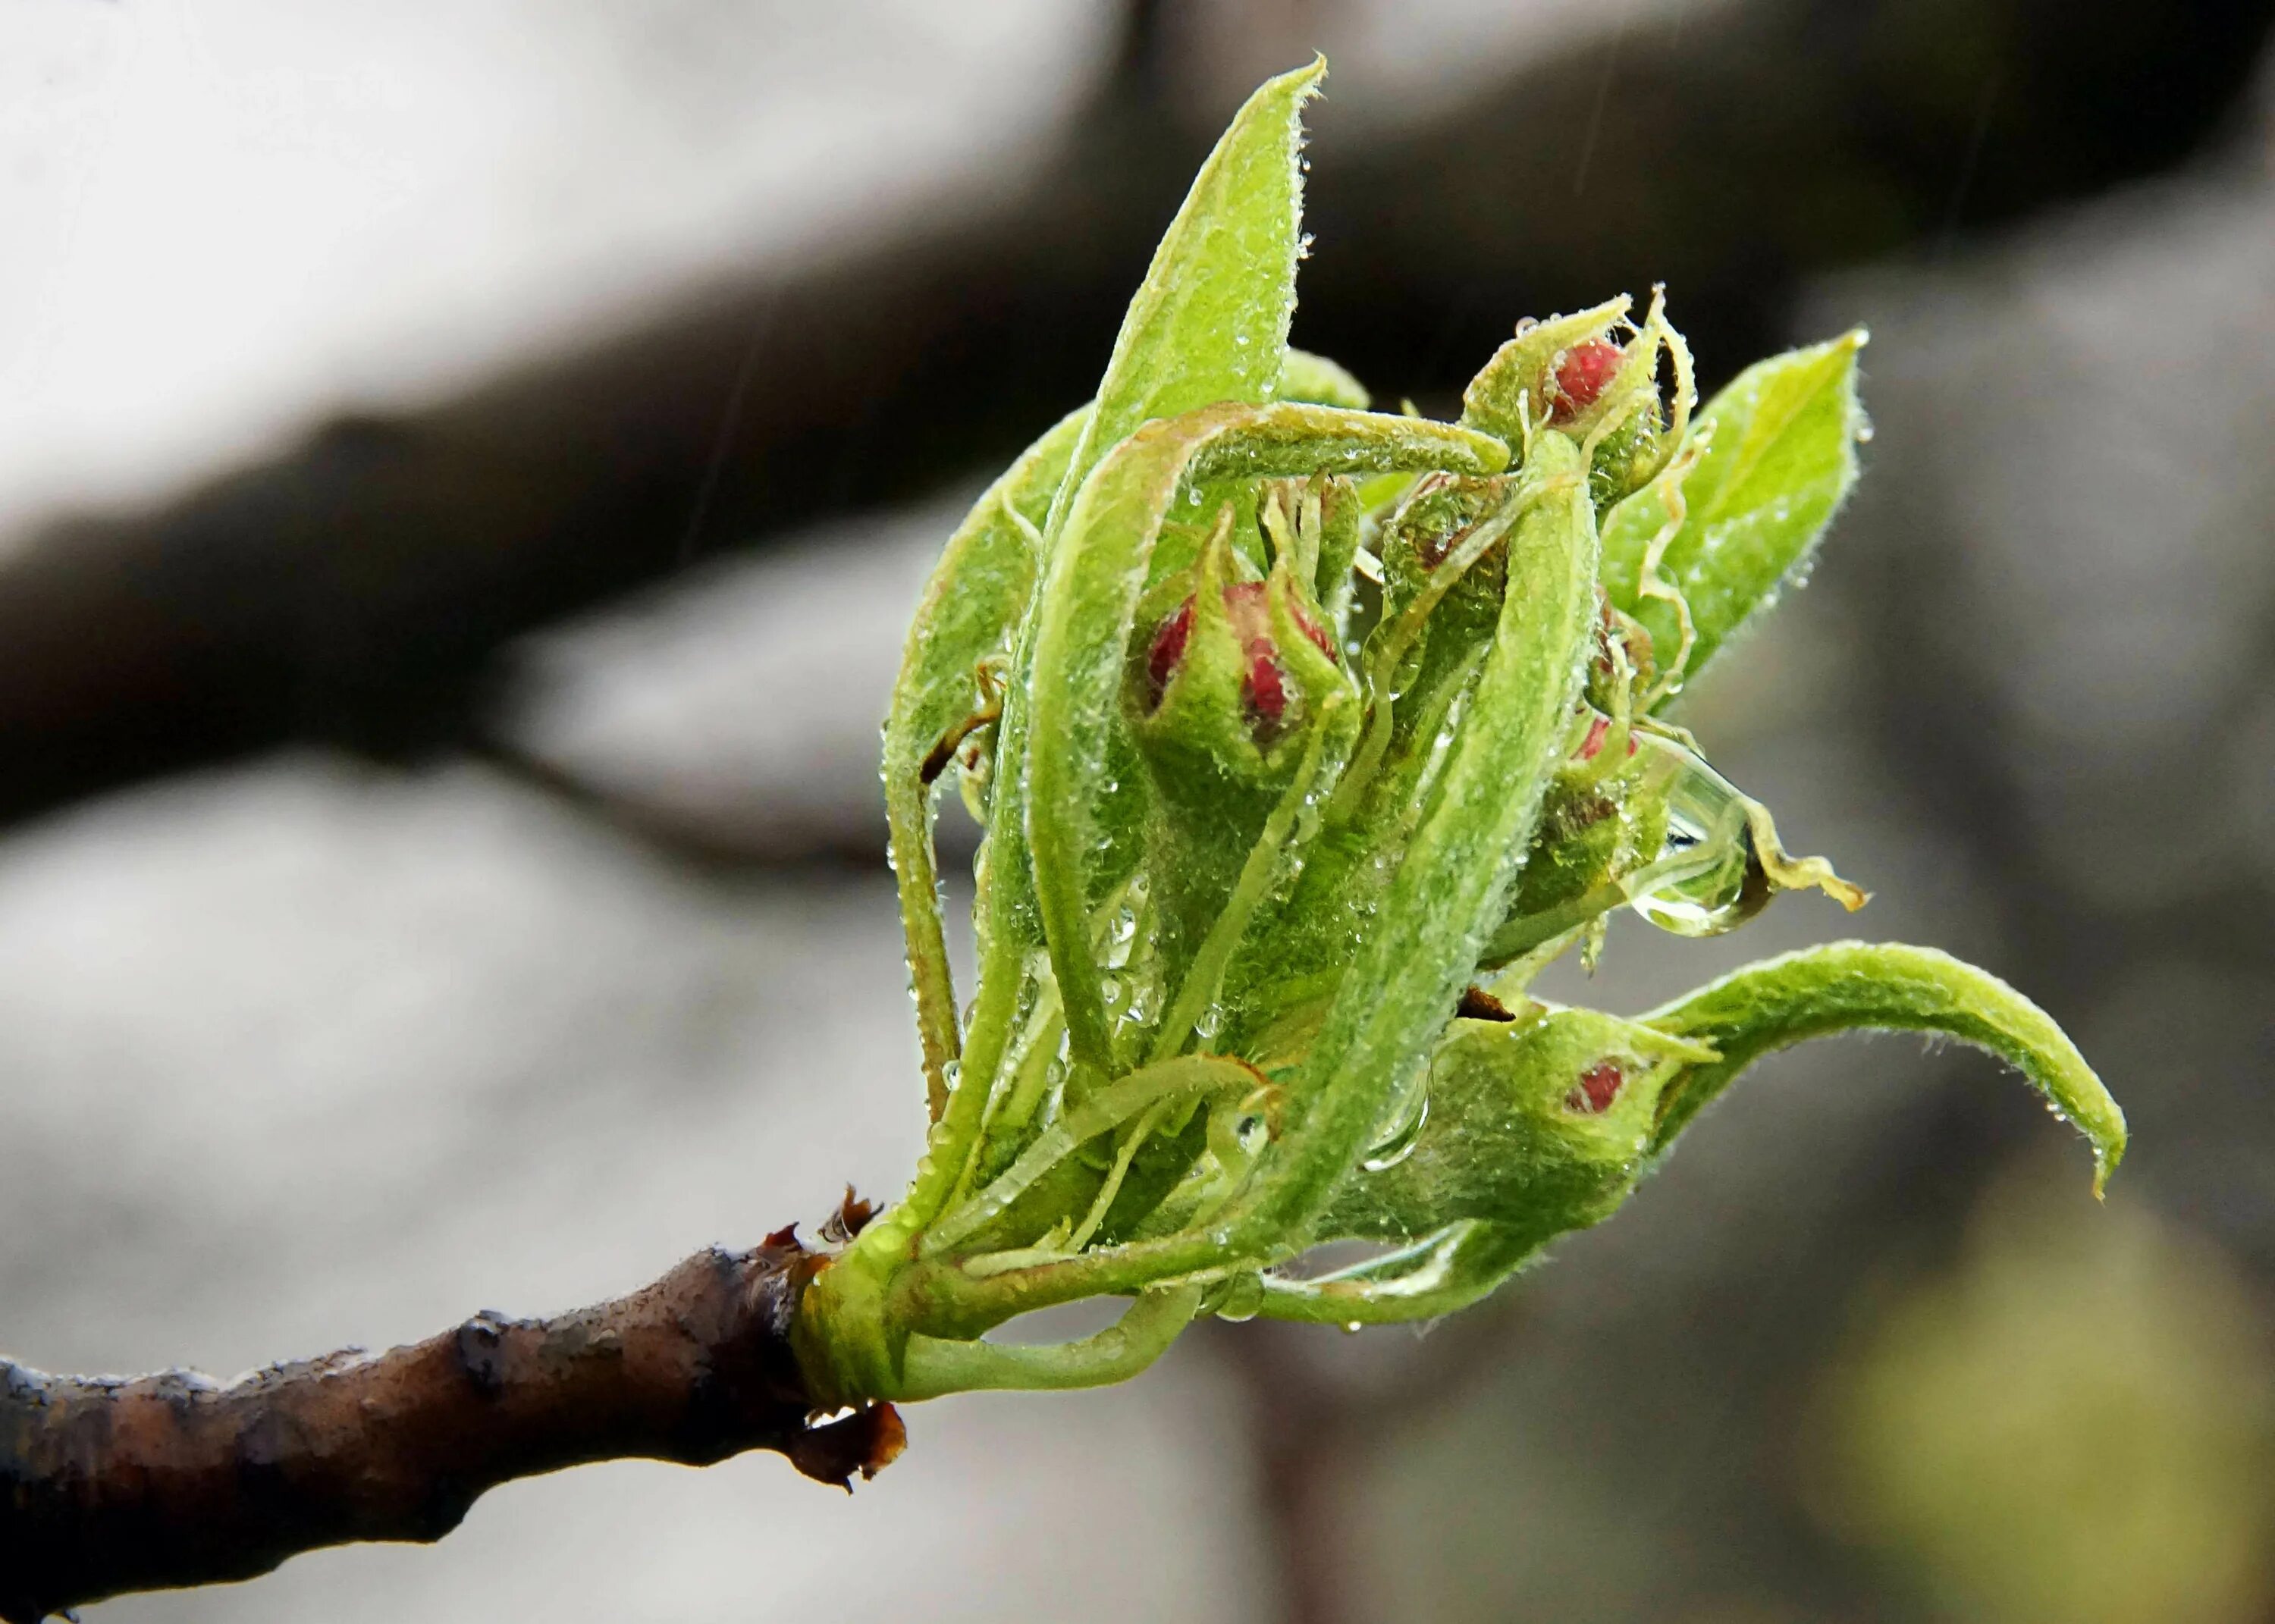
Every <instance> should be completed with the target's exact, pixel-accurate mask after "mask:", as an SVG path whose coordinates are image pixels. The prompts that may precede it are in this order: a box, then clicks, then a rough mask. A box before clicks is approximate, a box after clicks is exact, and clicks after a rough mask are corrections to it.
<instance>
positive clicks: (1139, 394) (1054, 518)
mask: <svg viewBox="0 0 2275 1624" xmlns="http://www.w3.org/2000/svg"><path fill="white" fill-rule="evenodd" d="M1326 72H1327V64H1326V60H1325V59H1324V58H1321V59H1319V60H1316V61H1314V62H1313V63H1312V64H1311V66H1309V67H1306V68H1299V69H1297V70H1296V72H1292V73H1283V74H1281V76H1280V77H1279V78H1277V79H1267V80H1266V81H1265V82H1264V84H1263V85H1262V86H1260V87H1258V89H1257V91H1256V94H1253V95H1251V96H1250V97H1249V98H1248V101H1247V103H1246V104H1245V105H1244V106H1243V107H1242V108H1241V110H1240V111H1239V112H1238V113H1237V114H1236V115H1235V116H1234V117H1233V121H1232V124H1231V126H1230V127H1229V128H1228V129H1227V130H1226V131H1225V132H1224V134H1223V135H1222V136H1221V138H1220V139H1219V140H1218V141H1217V144H1216V149H1215V150H1214V151H1213V152H1212V153H1210V154H1209V156H1208V162H1206V163H1204V164H1202V165H1201V171H1200V173H1199V174H1198V176H1196V177H1195V178H1194V179H1193V185H1192V190H1191V191H1190V192H1189V193H1186V196H1185V200H1184V204H1183V207H1182V208H1179V209H1178V210H1177V215H1176V218H1175V219H1174V220H1172V221H1171V222H1170V223H1169V229H1168V231H1167V233H1165V234H1164V235H1163V237H1162V238H1161V242H1160V246H1159V247H1157V248H1155V249H1154V250H1153V264H1152V265H1150V266H1149V267H1147V268H1146V271H1145V281H1144V282H1143V283H1141V284H1139V286H1138V294H1137V297H1136V298H1133V299H1131V300H1130V310H1129V313H1127V314H1126V315H1124V316H1123V317H1122V331H1121V333H1120V334H1119V335H1118V336H1116V337H1115V341H1114V354H1113V357H1112V359H1109V360H1108V361H1107V364H1106V376H1105V378H1104V379H1103V380H1101V381H1100V383H1099V386H1098V397H1097V404H1096V409H1095V410H1094V412H1092V416H1091V420H1090V423H1089V425H1088V427H1086V428H1085V430H1084V432H1083V435H1082V440H1081V442H1080V443H1079V444H1078V445H1077V447H1076V449H1075V453H1074V456H1073V458H1072V459H1071V462H1070V464H1069V468H1068V472H1067V478H1066V482H1065V483H1064V484H1063V485H1062V487H1060V490H1059V498H1058V501H1057V502H1055V503H1054V504H1053V506H1052V509H1051V522H1050V524H1049V525H1047V526H1046V531H1045V533H1046V534H1047V535H1048V536H1049V537H1050V538H1051V539H1052V540H1054V541H1055V540H1056V538H1057V535H1058V532H1059V527H1060V525H1062V524H1063V523H1064V521H1065V518H1066V513H1067V510H1068V508H1069V506H1070V505H1071V504H1072V502H1073V500H1074V493H1075V491H1076V490H1077V488H1078V487H1080V486H1081V484H1082V481H1083V480H1084V479H1085V477H1086V476H1087V475H1088V474H1089V472H1090V471H1091V470H1092V468H1094V467H1096V466H1097V465H1099V463H1100V461H1102V460H1103V459H1104V458H1105V457H1106V454H1107V452H1108V451H1111V450H1112V449H1114V448H1115V446H1116V445H1119V444H1120V443H1121V442H1122V441H1123V440H1124V439H1126V438H1127V437H1128V436H1129V435H1130V434H1131V433H1132V432H1133V431H1135V430H1136V428H1137V427H1138V425H1139V424H1140V423H1143V422H1145V420H1146V419H1149V418H1168V417H1175V416H1177V415H1179V414H1180V413H1183V412H1190V411H1193V410H1195V409H1196V408H1198V407H1201V406H1210V405H1214V404H1217V403H1219V402H1220V401H1243V402H1246V403H1249V404H1262V403H1264V402H1266V401H1268V400H1271V399H1273V398H1274V397H1275V396H1276V395H1277V394H1278V392H1279V390H1280V387H1281V371H1282V368H1283V367H1284V366H1285V364H1286V358H1287V351H1288V322H1289V317H1290V316H1291V315H1293V314H1294V313H1295V308H1296V260H1297V258H1298V257H1299V255H1300V253H1301V251H1302V237H1301V228H1302V219H1303V208H1304V175H1303V169H1302V162H1301V155H1302V149H1303V144H1304V130H1303V109H1304V102H1308V101H1310V100H1311V98H1312V97H1313V96H1314V95H1317V94H1319V81H1320V80H1321V79H1325V78H1326Z"/></svg>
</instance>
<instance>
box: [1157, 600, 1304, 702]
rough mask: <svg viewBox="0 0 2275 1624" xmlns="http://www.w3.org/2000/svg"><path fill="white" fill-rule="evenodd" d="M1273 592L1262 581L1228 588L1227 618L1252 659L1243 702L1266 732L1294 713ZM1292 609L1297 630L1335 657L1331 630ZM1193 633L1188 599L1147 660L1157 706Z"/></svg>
mask: <svg viewBox="0 0 2275 1624" xmlns="http://www.w3.org/2000/svg"><path fill="white" fill-rule="evenodd" d="M1268 592H1269V589H1268V587H1267V586H1266V584H1265V583H1264V582H1262V581H1235V582H1234V583H1233V584H1232V585H1229V586H1227V587H1226V588H1225V589H1224V608H1225V617H1226V618H1227V619H1228V620H1229V621H1230V622H1231V623H1232V631H1233V635H1234V636H1235V637H1236V638H1239V639H1240V645H1241V651H1242V653H1244V654H1245V655H1246V656H1247V659H1248V671H1247V674H1246V676H1243V678H1242V679H1241V685H1240V688H1241V698H1242V699H1243V701H1245V702H1246V704H1247V706H1248V709H1249V714H1250V716H1251V719H1252V720H1253V721H1255V722H1256V723H1257V724H1258V726H1259V727H1262V728H1265V729H1272V728H1276V727H1278V726H1279V724H1280V722H1281V719H1282V718H1284V717H1285V716H1286V715H1287V714H1288V676H1287V672H1286V671H1285V669H1284V668H1282V667H1281V663H1280V645H1279V643H1278V641H1277V640H1276V639H1275V638H1274V637H1273V635H1272V602H1271V599H1270V597H1269V596H1268ZM1288 609H1289V616H1291V617H1292V618H1293V619H1294V621H1295V623H1296V630H1297V631H1301V632H1302V633H1303V634H1304V636H1305V637H1306V638H1310V639H1311V642H1312V644H1313V645H1314V646H1317V647H1318V649H1319V652H1320V653H1323V654H1326V655H1327V656H1328V657H1330V658H1333V657H1334V640H1333V639H1332V638H1329V637H1328V635H1327V633H1326V628H1325V627H1323V626H1321V625H1320V624H1319V623H1318V622H1317V621H1315V620H1313V619H1312V618H1311V616H1310V615H1308V614H1306V613H1305V612H1304V607H1303V605H1301V604H1300V603H1294V602H1290V603H1289V606H1288ZM1192 634H1193V601H1192V600H1191V599H1190V598H1188V599H1186V600H1185V601H1183V603H1181V604H1179V605H1178V606H1177V612H1176V613H1175V614H1174V615H1172V616H1169V617H1168V619H1167V620H1165V621H1163V622H1162V623H1161V624H1160V628H1159V629H1158V630H1156V631H1154V633H1153V647H1152V648H1151V649H1150V650H1149V651H1148V652H1147V653H1146V656H1145V676H1146V679H1147V682H1148V683H1149V684H1150V686H1151V689H1152V697H1153V704H1154V705H1156V706H1159V705H1160V703H1161V696H1162V694H1163V692H1164V691H1167V689H1168V685H1169V679H1170V677H1172V676H1175V675H1176V670H1177V667H1178V664H1179V663H1180V662H1181V661H1183V659H1184V657H1185V646H1186V644H1187V643H1188V642H1190V640H1191V638H1192Z"/></svg>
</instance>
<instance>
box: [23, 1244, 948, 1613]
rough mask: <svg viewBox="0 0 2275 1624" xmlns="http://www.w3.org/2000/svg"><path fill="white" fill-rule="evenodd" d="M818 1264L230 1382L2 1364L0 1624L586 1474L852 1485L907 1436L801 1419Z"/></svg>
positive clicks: (736, 1262)
mask: <svg viewBox="0 0 2275 1624" xmlns="http://www.w3.org/2000/svg"><path fill="white" fill-rule="evenodd" d="M819 1261H820V1259H819V1258H818V1257H817V1255H816V1254H814V1253H812V1252H809V1251H807V1250H805V1248H804V1247H802V1246H800V1245H799V1244H798V1243H797V1239H796V1237H795V1236H794V1235H792V1234H791V1233H790V1231H789V1230H787V1229H785V1230H782V1232H780V1233H779V1234H777V1235H771V1236H769V1237H768V1238H767V1243H765V1244H764V1245H762V1246H760V1247H759V1248H757V1249H756V1250H752V1251H747V1252H742V1253H731V1252H728V1251H726V1250H722V1249H718V1248H714V1249H712V1250H709V1251H705V1252H699V1253H698V1254H696V1255H695V1256H694V1257H692V1258H688V1259H687V1260H686V1261H684V1262H683V1263H682V1264H680V1265H678V1266H677V1267H676V1268H675V1269H673V1270H672V1271H671V1272H670V1273H669V1274H666V1275H665V1276H664V1277H663V1278H662V1279H661V1280H657V1281H655V1282H654V1284H653V1285H650V1286H647V1287H645V1288H642V1289H640V1290H639V1291H636V1292H634V1293H632V1294H631V1295H630V1296H626V1297H620V1298H617V1299H616V1300H615V1301H614V1302H609V1303H600V1304H598V1305H597V1306H594V1307H592V1308H586V1309H581V1310H578V1311H576V1312H574V1313H571V1314H564V1315H562V1316H560V1317H559V1318H554V1319H542V1320H540V1319H506V1318H502V1317H500V1316H498V1315H496V1314H493V1313H487V1312H485V1313H482V1314H478V1315H476V1316H475V1317H474V1318H472V1319H469V1320H467V1321H466V1322H465V1324H464V1325H461V1326H457V1327H456V1328H455V1329H453V1330H450V1331H445V1332H443V1333H442V1334H441V1335H439V1336H435V1337H430V1338H429V1339H427V1341H423V1342H419V1343H416V1344H414V1345H412V1346H410V1347H407V1348H394V1349H392V1350H390V1351H389V1352H387V1353H384V1354H381V1355H378V1356H367V1355H365V1354H363V1353H361V1352H359V1351H355V1350H351V1351H348V1352H344V1353H340V1354H335V1355H332V1356H329V1357H327V1358H322V1359H317V1360H312V1361H309V1362H306V1363H297V1364H285V1365H276V1366H272V1367H270V1368H269V1369H268V1370H264V1371H256V1372H255V1373H253V1374H252V1375H250V1376H246V1377H244V1378H242V1379H238V1380H237V1381H235V1382H232V1383H231V1384H229V1385H228V1386H220V1385H218V1384H215V1383H214V1382H212V1381H209V1380H208V1379H205V1378H203V1377H200V1376H198V1375H195V1374H193V1373H191V1372H188V1371H168V1372H166V1373H164V1374H162V1375H158V1376H145V1377H140V1378H138V1379H132V1380H125V1379H116V1378H87V1377H73V1376H47V1375H42V1374H41V1373H40V1372H38V1371H31V1370H26V1369H25V1368H24V1367H22V1366H20V1365H17V1364H13V1363H9V1362H7V1361H5V1360H0V1620H6V1621H7V1624H35V1621H36V1620H40V1619H42V1618H45V1617H46V1616H47V1615H48V1614H49V1613H55V1612H57V1611H60V1610H62V1609H64V1608H67V1607H70V1606H72V1605H77V1604H79V1603H81V1602H88V1601H96V1600H100V1599H102V1598H105V1597H110V1596H117V1595H122V1594H125V1593H126V1592H129V1591H134V1590H160V1589H166V1588H170V1587H174V1586H179V1585H192V1584H206V1583H215V1582H227V1581H231V1580H239V1579H249V1578H253V1577H254V1576H255V1575H260V1574H264V1573H267V1572H268V1571H270V1570H271V1569H273V1568H275V1567H276V1566H277V1565H278V1564H279V1563H281V1562H283V1560H285V1559H286V1558H287V1557H290V1556H293V1555H296V1554H298V1553H299V1552H303V1551H310V1550H314V1549H317V1548H318V1547H320V1546H324V1545H343V1544H347V1543H351V1542H353V1541H359V1540H410V1541H417V1542H420V1543H427V1542H431V1541H434V1540H436V1539H439V1538H441V1537H442V1536H443V1535H445V1534H447V1533H449V1532H450V1530H452V1529H454V1528H456V1527H457V1524H458V1522H459V1521H460V1520H461V1519H462V1518H464V1517H465V1514H466V1511H467V1508H468V1507H471V1506H472V1504H473V1502H474V1500H475V1499H476V1498H477V1497H479V1496H480V1494H481V1493H482V1492H484V1491H486V1490H488V1489H491V1488H494V1487H495V1486H496V1485H497V1484H502V1483H506V1482H509V1481H510V1480H512V1479H514V1478H517V1477H531V1476H533V1475H535V1474H537V1473H540V1472H549V1471H556V1470H558V1469H561V1468H563V1467H565V1466H576V1465H580V1464H582V1463H584V1462H591V1461H604V1460H619V1459H628V1458H639V1459H647V1460H660V1461H674V1462H680V1463H682V1464H684V1465H690V1466H706V1465H709V1464H711V1463H713V1462H718V1461H722V1460H725V1459H726V1458H728V1457H729V1455H734V1454H742V1453H743V1452H744V1451H746V1450H751V1449H773V1450H777V1451H779V1452H781V1453H782V1454H785V1455H787V1456H789V1457H790V1463H791V1464H792V1465H794V1466H795V1467H797V1469H798V1470H799V1471H801V1472H803V1473H805V1475H806V1476H807V1477H814V1478H818V1479H820V1480H821V1481H823V1482H826V1483H835V1484H842V1485H844V1486H846V1487H848V1488H850V1486H851V1479H852V1477H853V1474H854V1473H856V1472H858V1473H860V1474H861V1475H862V1476H863V1477H870V1476H873V1475H874V1474H875V1473H876V1472H877V1471H878V1470H879V1469H881V1468H882V1467H884V1466H885V1465H886V1464H887V1463H888V1462H890V1461H891V1460H892V1459H893V1458H894V1457H895V1456H896V1455H897V1454H899V1453H900V1451H901V1447H902V1445H903V1441H904V1434H903V1431H902V1429H901V1423H900V1418H899V1417H898V1416H896V1415H895V1414H894V1412H893V1409H892V1407H891V1406H889V1405H877V1406H875V1407H873V1408H870V1409H862V1410H858V1411H856V1412H854V1413H853V1414H851V1415H850V1416H843V1417H842V1418H840V1419H837V1420H835V1421H830V1422H827V1423H824V1424H819V1425H816V1424H813V1405H812V1401H811V1400H810V1399H809V1397H808V1396H807V1393H806V1388H805V1381H804V1379H802V1377H801V1376H800V1374H799V1371H798V1366H797V1360H796V1359H795V1357H794V1356H792V1354H791V1351H790V1341H789V1332H790V1322H791V1318H792V1317H793V1315H794V1314H795V1312H796V1310H797V1300H798V1296H799V1294H800V1292H801V1291H802V1290H803V1289H804V1287H805V1281H806V1280H808V1279H809V1278H811V1276H812V1273H813V1270H814V1268H815V1266H816V1265H817V1264H818V1263H819Z"/></svg>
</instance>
